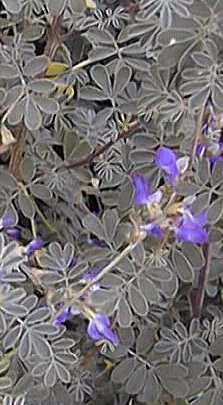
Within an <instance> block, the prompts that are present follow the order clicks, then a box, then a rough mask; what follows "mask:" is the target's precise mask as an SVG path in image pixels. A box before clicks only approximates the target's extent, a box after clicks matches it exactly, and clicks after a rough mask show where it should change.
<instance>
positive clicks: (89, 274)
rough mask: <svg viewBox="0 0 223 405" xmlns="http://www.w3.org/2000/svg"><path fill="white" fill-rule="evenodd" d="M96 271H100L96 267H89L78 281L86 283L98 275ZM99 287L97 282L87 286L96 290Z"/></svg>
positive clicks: (91, 289)
mask: <svg viewBox="0 0 223 405" xmlns="http://www.w3.org/2000/svg"><path fill="white" fill-rule="evenodd" d="M98 273H100V270H99V269H98V268H97V267H95V268H93V269H91V270H90V271H88V272H87V273H85V274H84V275H83V276H82V277H81V279H80V283H81V284H87V283H89V282H91V281H92V280H94V278H95V277H96V276H97V275H98ZM99 289H100V284H99V283H95V284H93V285H92V286H91V287H90V288H89V290H90V291H96V290H99Z"/></svg>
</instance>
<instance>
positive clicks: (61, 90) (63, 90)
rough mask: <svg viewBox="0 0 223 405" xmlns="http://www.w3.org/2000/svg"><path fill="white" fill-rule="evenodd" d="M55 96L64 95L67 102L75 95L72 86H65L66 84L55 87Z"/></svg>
mask: <svg viewBox="0 0 223 405" xmlns="http://www.w3.org/2000/svg"><path fill="white" fill-rule="evenodd" d="M57 94H58V95H63V94H64V95H65V96H66V97H67V99H68V100H69V99H70V98H72V97H73V96H74V94H75V91H74V88H73V86H67V85H66V84H58V85H57Z"/></svg>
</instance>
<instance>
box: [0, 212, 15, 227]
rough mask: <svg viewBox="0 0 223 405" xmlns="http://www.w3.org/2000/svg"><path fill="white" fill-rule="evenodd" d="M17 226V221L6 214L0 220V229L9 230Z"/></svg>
mask: <svg viewBox="0 0 223 405" xmlns="http://www.w3.org/2000/svg"><path fill="white" fill-rule="evenodd" d="M14 225H15V219H14V218H13V216H12V215H10V214H6V215H4V216H3V217H2V218H1V219H0V228H3V229H8V228H11V227H13V226H14Z"/></svg>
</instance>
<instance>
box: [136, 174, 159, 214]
mask: <svg viewBox="0 0 223 405" xmlns="http://www.w3.org/2000/svg"><path fill="white" fill-rule="evenodd" d="M132 180H133V187H134V189H135V205H136V206H137V207H139V206H140V205H144V204H145V205H146V204H155V203H159V202H160V201H161V198H162V192H161V191H160V190H158V191H156V192H155V193H151V192H150V188H149V184H148V183H147V181H146V180H145V178H144V177H143V176H141V175H138V174H134V175H133V176H132Z"/></svg>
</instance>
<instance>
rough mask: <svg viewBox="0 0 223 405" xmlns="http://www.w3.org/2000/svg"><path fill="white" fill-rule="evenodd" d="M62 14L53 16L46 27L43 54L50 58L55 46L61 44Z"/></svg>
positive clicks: (53, 53) (52, 55)
mask: <svg viewBox="0 0 223 405" xmlns="http://www.w3.org/2000/svg"><path fill="white" fill-rule="evenodd" d="M62 20H63V15H57V16H53V20H52V24H51V25H50V27H49V29H48V37H47V42H46V45H45V48H44V55H46V56H48V57H49V58H50V59H53V58H54V55H55V53H56V51H57V48H58V47H59V46H60V45H61V42H62V39H61V24H62Z"/></svg>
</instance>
